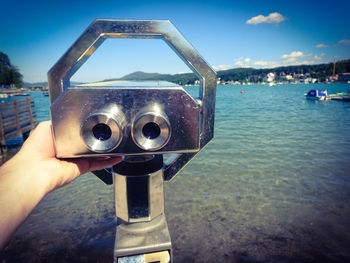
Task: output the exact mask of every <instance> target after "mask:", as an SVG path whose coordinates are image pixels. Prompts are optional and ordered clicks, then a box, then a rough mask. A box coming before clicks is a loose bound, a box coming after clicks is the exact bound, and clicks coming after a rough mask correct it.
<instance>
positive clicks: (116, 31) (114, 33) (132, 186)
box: [48, 19, 216, 262]
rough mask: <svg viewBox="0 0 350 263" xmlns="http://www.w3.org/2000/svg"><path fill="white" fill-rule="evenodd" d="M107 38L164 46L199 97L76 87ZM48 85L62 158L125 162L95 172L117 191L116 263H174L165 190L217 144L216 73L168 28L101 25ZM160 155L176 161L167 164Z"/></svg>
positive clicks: (159, 86)
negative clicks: (74, 80)
mask: <svg viewBox="0 0 350 263" xmlns="http://www.w3.org/2000/svg"><path fill="white" fill-rule="evenodd" d="M106 38H145V39H149V38H150V39H163V40H164V41H165V42H166V43H167V44H168V45H169V46H170V47H171V48H172V49H173V50H174V51H175V52H176V54H177V55H178V56H179V57H180V58H181V59H182V60H183V61H184V62H185V63H186V64H187V66H189V67H190V68H191V69H192V71H193V72H194V73H195V74H196V75H197V76H198V78H199V79H200V88H199V90H200V91H199V97H198V98H193V97H191V96H190V95H189V94H188V93H187V92H186V91H185V90H184V89H183V88H182V87H181V86H179V85H176V84H172V83H169V82H143V83H140V82H122V81H119V82H118V81H114V82H103V83H91V84H81V85H71V84H70V78H71V77H72V75H73V74H74V73H75V72H76V71H77V70H78V69H79V68H80V66H81V65H82V64H83V63H84V62H85V61H86V60H87V59H88V58H89V57H90V56H91V55H92V54H93V52H94V51H95V50H96V49H97V48H98V47H99V45H101V44H102V42H103V41H104V40H105V39H106ZM48 81H49V92H50V101H51V119H52V129H53V134H54V139H55V146H56V155H57V157H58V158H77V157H101V156H118V155H119V156H123V161H122V162H121V163H119V164H117V165H115V166H114V167H113V168H112V169H109V170H103V171H95V172H94V173H95V174H96V175H97V176H98V177H100V178H101V179H102V180H103V181H104V182H106V183H107V184H111V183H113V184H114V189H115V191H114V192H115V206H116V216H117V220H118V225H117V231H116V241H115V250H114V260H115V262H131V261H127V260H141V261H139V262H158V261H159V262H170V261H172V250H171V241H170V235H169V231H168V227H167V223H166V220H165V216H164V189H163V182H164V180H166V181H167V180H170V179H172V178H173V177H174V176H175V175H176V174H177V173H178V172H179V171H180V169H181V168H183V167H184V166H185V165H186V164H187V163H188V162H189V161H190V160H191V159H192V158H193V157H194V156H195V155H196V154H197V153H198V152H199V151H200V150H201V149H202V148H203V147H204V146H205V145H206V144H207V143H208V142H209V141H210V140H211V139H212V138H213V133H214V111H215V91H216V74H215V72H214V71H213V70H212V69H211V67H210V66H209V65H208V64H207V63H206V62H205V60H204V59H203V58H202V57H201V56H200V55H199V54H198V53H197V51H196V50H195V49H194V48H193V47H192V46H191V45H190V44H189V43H188V41H187V40H186V39H185V38H184V37H183V36H182V35H181V34H180V32H179V31H178V30H177V29H176V28H175V27H174V26H173V25H172V24H171V22H170V21H167V20H104V19H98V20H95V21H94V22H93V23H92V24H91V25H90V26H89V27H88V28H87V29H86V30H85V32H84V33H83V34H82V35H81V36H80V37H79V38H78V39H77V41H76V42H75V43H74V44H73V45H72V47H71V48H70V49H69V50H68V51H67V52H66V53H65V54H64V55H63V56H62V57H61V58H60V60H59V61H58V62H57V63H56V64H55V65H54V66H53V67H52V68H51V70H50V71H49V73H48ZM163 154H172V155H171V158H167V160H166V161H164V160H163ZM142 260H143V261H142ZM135 262H136V261H135Z"/></svg>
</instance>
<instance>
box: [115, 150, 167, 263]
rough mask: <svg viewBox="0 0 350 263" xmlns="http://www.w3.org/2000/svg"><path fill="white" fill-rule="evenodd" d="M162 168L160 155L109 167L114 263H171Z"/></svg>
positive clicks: (129, 159)
mask: <svg viewBox="0 0 350 263" xmlns="http://www.w3.org/2000/svg"><path fill="white" fill-rule="evenodd" d="M162 167H163V157H162V155H144V156H130V157H126V158H124V161H123V162H121V163H119V164H118V165H116V166H114V167H113V172H112V174H113V183H114V195H115V207H116V216H117V220H118V225H117V228H116V239H115V245H114V262H116V263H126V262H140V263H143V262H144V263H147V262H161V263H163V262H164V263H166V262H171V259H172V248H171V240H170V235H169V230H168V225H167V222H166V219H165V215H164V186H163V180H164V179H163V169H162Z"/></svg>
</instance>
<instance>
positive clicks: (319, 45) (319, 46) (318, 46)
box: [316, 43, 328, 48]
mask: <svg viewBox="0 0 350 263" xmlns="http://www.w3.org/2000/svg"><path fill="white" fill-rule="evenodd" d="M316 47H317V48H327V47H328V45H326V44H322V43H320V44H317V45H316Z"/></svg>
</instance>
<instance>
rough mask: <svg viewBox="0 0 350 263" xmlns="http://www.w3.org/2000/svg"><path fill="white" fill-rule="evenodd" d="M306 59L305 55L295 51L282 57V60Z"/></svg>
mask: <svg viewBox="0 0 350 263" xmlns="http://www.w3.org/2000/svg"><path fill="white" fill-rule="evenodd" d="M302 57H305V55H304V53H303V52H301V51H293V52H291V53H290V54H284V55H282V57H281V58H282V59H291V58H292V59H296V58H302Z"/></svg>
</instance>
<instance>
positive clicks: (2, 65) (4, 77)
mask: <svg viewBox="0 0 350 263" xmlns="http://www.w3.org/2000/svg"><path fill="white" fill-rule="evenodd" d="M22 83H23V82H22V74H21V73H19V70H18V69H17V68H16V67H15V66H13V65H12V64H11V61H10V59H9V57H8V56H7V55H6V54H5V53H3V52H1V51H0V86H2V85H11V84H14V85H16V86H21V85H22Z"/></svg>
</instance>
